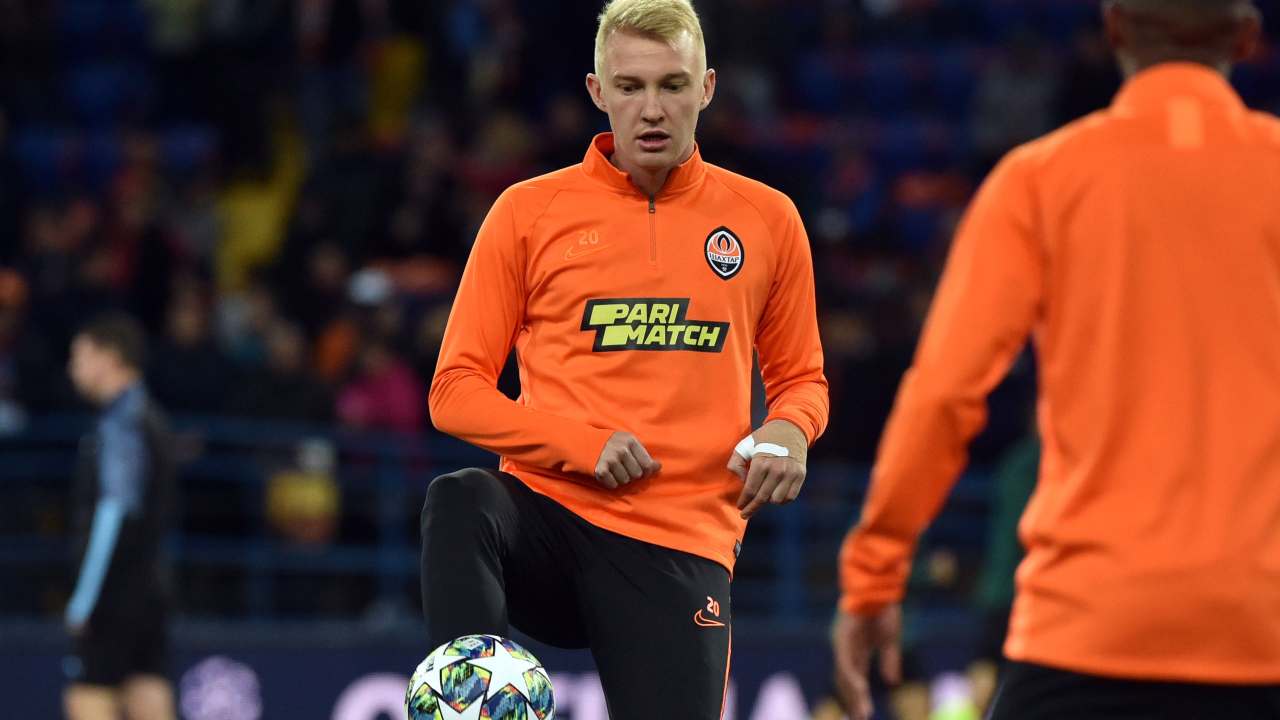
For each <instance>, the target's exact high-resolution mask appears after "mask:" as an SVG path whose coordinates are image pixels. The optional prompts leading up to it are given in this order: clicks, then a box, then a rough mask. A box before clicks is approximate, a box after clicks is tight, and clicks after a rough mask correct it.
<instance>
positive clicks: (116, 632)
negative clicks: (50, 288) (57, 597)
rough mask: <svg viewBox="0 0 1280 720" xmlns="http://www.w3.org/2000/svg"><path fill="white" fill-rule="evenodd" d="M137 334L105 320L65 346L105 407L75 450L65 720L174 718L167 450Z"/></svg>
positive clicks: (74, 375) (80, 382)
mask: <svg viewBox="0 0 1280 720" xmlns="http://www.w3.org/2000/svg"><path fill="white" fill-rule="evenodd" d="M144 348H145V336H144V334H143V330H142V328H141V326H140V325H138V323H137V322H136V321H135V320H133V319H132V318H130V317H128V316H124V315H117V314H111V315H104V316H102V317H101V318H98V319H96V320H94V321H93V322H91V323H89V324H88V325H86V326H85V327H84V328H83V329H82V330H81V331H80V332H79V333H77V334H76V336H75V337H74V338H73V340H72V343H71V362H70V364H69V367H68V370H69V373H70V375H71V380H72V382H73V383H74V384H75V386H76V389H77V390H78V391H79V392H80V394H81V395H83V396H84V397H85V398H86V399H87V400H89V401H90V402H92V403H93V404H95V405H98V406H100V407H102V408H103V411H102V416H101V418H100V419H99V421H98V425H97V428H96V429H95V431H94V432H93V433H92V434H91V435H90V436H88V437H87V438H85V440H84V441H83V442H81V444H80V447H81V456H80V463H79V465H80V467H79V472H78V473H77V481H76V486H75V488H74V492H73V500H74V504H75V510H76V518H75V519H76V528H77V548H78V551H79V553H80V557H81V561H80V574H79V579H78V581H77V582H76V586H75V592H74V593H73V594H72V596H71V601H70V602H69V603H68V605H67V610H66V625H67V629H68V631H69V632H70V633H71V635H72V636H73V638H74V640H75V651H74V654H73V655H72V656H71V657H68V658H67V660H66V661H65V670H66V674H67V678H68V680H69V682H70V685H69V686H68V688H67V690H66V694H65V697H64V703H65V706H66V713H67V717H68V718H70V720H100V719H102V720H106V719H114V718H117V717H119V716H120V714H119V713H120V711H121V710H123V711H124V716H125V717H126V718H129V720H166V719H171V718H173V717H174V708H173V690H172V688H171V687H170V685H169V681H168V680H167V679H166V677H165V673H166V665H167V661H168V657H167V656H168V637H167V628H166V623H167V617H168V608H169V604H170V600H169V595H170V590H169V581H168V567H167V565H166V563H165V560H164V556H163V551H162V549H161V543H162V540H163V537H164V534H165V530H166V523H167V518H168V517H169V515H170V512H169V507H168V502H169V498H170V493H171V486H172V482H173V473H174V470H173V460H172V456H171V453H172V450H171V448H172V441H171V439H170V435H169V431H168V429H167V425H166V422H165V420H164V418H163V416H162V415H161V413H160V410H159V408H158V407H156V405H155V403H154V402H153V401H152V400H151V399H150V397H149V396H148V395H147V391H146V388H145V386H144V385H143V382H142V364H143V355H144Z"/></svg>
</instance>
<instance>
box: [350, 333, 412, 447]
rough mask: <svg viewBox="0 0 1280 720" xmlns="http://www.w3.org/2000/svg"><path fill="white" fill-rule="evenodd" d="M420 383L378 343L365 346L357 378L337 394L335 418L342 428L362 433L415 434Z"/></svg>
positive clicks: (385, 345)
mask: <svg viewBox="0 0 1280 720" xmlns="http://www.w3.org/2000/svg"><path fill="white" fill-rule="evenodd" d="M424 399H425V394H424V392H423V384H422V381H421V380H419V379H418V376H417V374H415V373H414V371H413V369H412V368H411V367H410V366H409V365H408V364H407V363H406V362H405V361H404V360H403V359H402V358H401V357H400V355H399V354H398V353H396V352H395V351H394V350H393V349H392V347H391V345H390V344H389V343H388V342H387V341H385V340H381V339H377V338H374V339H371V340H369V341H367V342H366V344H365V346H364V349H363V350H362V351H361V353H360V360H359V370H358V374H357V376H356V378H355V379H354V380H352V381H351V382H350V383H348V384H347V385H346V386H345V387H343V388H342V390H341V392H340V393H339V394H338V404H337V415H338V419H339V420H341V421H342V423H343V424H344V425H347V426H349V427H353V428H358V429H362V430H393V431H396V432H404V433H416V432H418V431H420V430H421V429H422V420H423V414H424V410H425V408H424V407H423V400H424Z"/></svg>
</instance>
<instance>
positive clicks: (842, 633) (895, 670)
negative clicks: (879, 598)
mask: <svg viewBox="0 0 1280 720" xmlns="http://www.w3.org/2000/svg"><path fill="white" fill-rule="evenodd" d="M901 638H902V608H901V606H899V605H896V604H894V605H888V606H886V607H884V608H883V609H881V610H880V611H879V612H877V613H875V614H874V615H866V616H863V615H847V614H845V613H843V612H840V611H837V613H836V622H835V625H834V627H832V629H831V643H832V650H833V654H834V660H835V666H836V667H835V685H836V695H837V697H838V698H839V699H840V704H841V705H843V706H844V709H845V712H847V713H849V720H871V714H872V712H874V707H873V706H872V703H871V685H870V681H869V678H868V675H869V674H870V672H871V657H872V655H873V654H879V655H880V674H881V676H882V677H884V679H885V682H887V683H889V684H890V685H897V684H898V683H899V682H901V681H902V650H901V646H900V644H901Z"/></svg>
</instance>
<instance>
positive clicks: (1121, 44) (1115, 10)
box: [1102, 0, 1128, 50]
mask: <svg viewBox="0 0 1280 720" xmlns="http://www.w3.org/2000/svg"><path fill="white" fill-rule="evenodd" d="M1126 19H1127V17H1126V16H1125V12H1124V8H1122V7H1120V3H1118V2H1116V1H1115V0H1108V2H1105V3H1103V4H1102V25H1103V28H1104V29H1105V31H1106V35H1107V44H1109V45H1110V46H1111V49H1112V50H1122V49H1124V48H1125V46H1127V45H1128V38H1127V35H1128V33H1127V27H1126V23H1125V20H1126Z"/></svg>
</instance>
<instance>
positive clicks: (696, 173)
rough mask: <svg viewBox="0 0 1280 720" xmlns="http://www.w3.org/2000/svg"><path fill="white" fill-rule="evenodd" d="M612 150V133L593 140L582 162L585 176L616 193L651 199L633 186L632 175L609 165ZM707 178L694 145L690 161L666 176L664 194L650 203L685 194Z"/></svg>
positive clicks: (698, 152) (660, 192) (699, 154)
mask: <svg viewBox="0 0 1280 720" xmlns="http://www.w3.org/2000/svg"><path fill="white" fill-rule="evenodd" d="M613 147H614V146H613V133H600V134H599V135H597V136H595V137H594V138H592V140H591V146H590V147H588V148H587V156H586V157H585V158H583V161H582V170H583V172H585V173H586V174H587V176H588V177H590V178H591V179H593V180H595V181H597V182H601V183H604V184H605V185H608V186H609V187H611V188H613V189H614V190H617V191H619V192H625V193H631V194H634V195H637V196H639V197H646V198H648V195H646V194H645V193H644V191H643V190H641V189H640V188H638V187H636V185H635V184H634V183H632V182H631V175H630V174H628V173H625V172H623V171H621V170H619V169H618V168H616V167H614V165H613V163H611V162H609V157H610V156H611V155H613ZM706 175H707V166H706V163H704V162H702V153H701V152H700V151H699V150H698V144H697V143H696V142H695V143H694V144H693V154H692V155H690V156H689V159H688V160H685V161H684V162H682V163H680V164H679V165H677V166H676V167H674V168H672V169H671V172H670V173H668V174H667V181H666V183H664V184H663V186H662V190H660V191H658V194H657V195H655V196H654V197H652V198H649V199H650V200H655V199H666V198H668V197H672V196H675V195H679V194H681V193H684V192H686V191H688V190H691V189H693V188H695V187H697V186H698V185H700V184H701V183H702V180H703V178H705V177H706Z"/></svg>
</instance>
